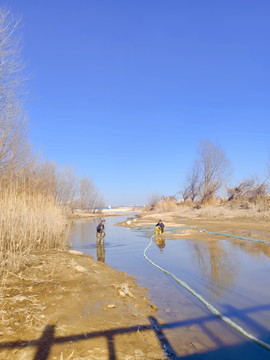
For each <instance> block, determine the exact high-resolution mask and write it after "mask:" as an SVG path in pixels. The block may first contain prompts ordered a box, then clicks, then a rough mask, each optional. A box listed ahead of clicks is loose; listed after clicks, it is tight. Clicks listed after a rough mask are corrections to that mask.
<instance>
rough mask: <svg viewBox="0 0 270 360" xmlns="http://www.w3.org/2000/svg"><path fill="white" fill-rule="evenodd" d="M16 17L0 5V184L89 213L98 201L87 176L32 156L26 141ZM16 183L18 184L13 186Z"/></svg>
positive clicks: (100, 201) (101, 202)
mask: <svg viewBox="0 0 270 360" xmlns="http://www.w3.org/2000/svg"><path fill="white" fill-rule="evenodd" d="M20 24H21V21H20V18H17V17H15V16H14V15H13V14H12V13H11V12H10V11H9V10H7V9H6V8H1V9H0V183H1V184H0V185H1V188H2V190H4V189H5V188H6V187H7V186H12V184H13V185H14V184H16V189H17V191H26V189H27V191H29V192H32V193H34V192H36V193H42V194H43V195H44V196H48V197H50V198H53V199H54V200H55V201H56V202H57V203H58V204H59V206H60V207H61V208H62V209H64V210H73V209H74V208H79V209H81V210H87V211H94V210H95V209H97V208H101V207H103V205H104V201H103V199H102V197H101V196H100V194H99V191H98V189H97V187H96V186H95V185H94V184H93V181H92V180H91V179H90V178H89V177H86V176H85V177H81V178H80V177H78V176H76V173H75V169H74V168H72V167H70V166H69V165H66V166H57V165H56V164H55V163H54V162H53V161H47V160H41V159H40V157H39V156H37V155H35V154H33V151H32V149H31V144H30V142H29V139H28V134H27V129H28V121H27V119H26V117H25V115H24V111H23V103H24V101H25V91H24V82H25V78H24V76H23V70H24V66H23V62H22V60H21V33H20ZM18 184H21V187H20V186H18Z"/></svg>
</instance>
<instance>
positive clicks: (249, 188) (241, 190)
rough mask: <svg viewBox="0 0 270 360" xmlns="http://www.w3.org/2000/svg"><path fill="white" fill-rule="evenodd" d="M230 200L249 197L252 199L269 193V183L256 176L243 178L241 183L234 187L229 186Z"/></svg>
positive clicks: (248, 198)
mask: <svg viewBox="0 0 270 360" xmlns="http://www.w3.org/2000/svg"><path fill="white" fill-rule="evenodd" d="M227 193H228V197H229V198H228V200H229V201H231V200H235V199H240V198H241V199H247V200H252V199H255V198H256V197H258V196H265V195H266V194H267V184H266V180H265V181H260V180H259V179H258V178H257V177H256V176H253V177H251V178H249V179H245V180H243V181H242V182H241V183H240V184H239V185H237V186H235V187H233V188H227Z"/></svg>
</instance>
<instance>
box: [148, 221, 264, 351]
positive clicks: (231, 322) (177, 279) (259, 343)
mask: <svg viewBox="0 0 270 360" xmlns="http://www.w3.org/2000/svg"><path fill="white" fill-rule="evenodd" d="M182 229H183V230H184V228H182ZM185 229H186V228H185ZM217 235H220V234H218V233H217ZM221 235H224V234H221ZM154 236H155V235H153V236H152V237H151V241H150V243H149V245H148V246H147V247H146V248H145V250H144V253H143V255H144V257H145V259H146V260H147V261H148V262H150V264H152V265H153V266H155V267H156V268H158V269H159V270H161V271H162V272H163V273H164V274H166V275H169V276H171V277H172V278H173V279H174V280H175V281H176V282H177V283H178V284H180V285H181V286H183V287H184V288H185V289H186V290H188V291H189V292H190V293H191V294H192V295H194V296H195V297H196V298H197V299H198V300H199V301H201V302H202V303H203V304H204V305H205V306H206V308H207V309H208V310H209V311H211V313H212V314H214V315H215V316H216V317H217V318H219V319H220V320H222V321H224V322H225V323H226V324H227V325H229V326H230V327H231V328H233V329H234V330H236V331H238V332H239V333H240V334H242V335H244V336H245V337H247V338H248V339H250V340H252V341H253V342H255V343H256V344H258V345H260V346H261V347H263V348H264V349H266V350H268V351H270V345H269V344H267V343H265V342H263V341H261V340H260V339H258V338H257V337H255V336H254V335H252V334H250V333H248V332H247V331H245V330H244V329H243V328H242V327H241V326H239V325H237V324H236V323H235V322H233V321H232V320H231V319H229V318H228V317H227V316H225V315H223V314H222V313H221V312H220V311H218V310H217V309H216V308H215V307H214V306H213V305H211V304H210V303H209V302H208V301H206V300H205V299H204V298H203V297H202V296H201V295H200V294H198V293H197V292H196V291H195V290H193V289H192V288H191V287H190V286H189V285H188V284H187V283H185V282H184V281H182V280H180V279H179V278H178V277H176V276H175V275H174V274H173V273H171V272H169V271H168V270H165V269H163V268H162V267H161V266H159V265H157V264H156V263H154V262H153V261H152V260H150V259H149V258H148V257H147V255H146V251H147V250H148V249H149V247H150V246H151V244H152V242H153V238H154Z"/></svg>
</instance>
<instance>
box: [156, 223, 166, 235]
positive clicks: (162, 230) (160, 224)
mask: <svg viewBox="0 0 270 360" xmlns="http://www.w3.org/2000/svg"><path fill="white" fill-rule="evenodd" d="M156 226H160V228H161V232H162V233H164V228H165V225H164V224H163V223H157V225H156Z"/></svg>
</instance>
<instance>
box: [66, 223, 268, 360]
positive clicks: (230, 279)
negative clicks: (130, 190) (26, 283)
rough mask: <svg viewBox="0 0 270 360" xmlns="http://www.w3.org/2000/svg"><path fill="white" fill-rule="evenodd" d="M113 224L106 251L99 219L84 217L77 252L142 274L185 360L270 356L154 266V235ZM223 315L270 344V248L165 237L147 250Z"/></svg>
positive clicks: (75, 236) (76, 235) (168, 338)
mask: <svg viewBox="0 0 270 360" xmlns="http://www.w3.org/2000/svg"><path fill="white" fill-rule="evenodd" d="M122 220H124V217H117V218H107V219H106V224H105V227H106V237H105V241H104V248H97V245H96V226H97V224H98V222H99V221H98V220H78V221H76V222H75V226H74V231H73V233H72V235H71V241H72V246H73V249H76V250H80V251H83V252H84V253H86V254H89V255H92V256H93V257H94V258H96V259H98V260H100V261H105V262H106V263H107V264H108V265H110V266H112V267H115V268H116V269H118V270H120V271H125V272H127V273H128V274H130V275H132V276H134V277H136V279H137V282H138V284H139V285H142V286H144V287H147V288H148V294H149V296H150V297H151V299H152V301H153V303H154V304H155V305H157V306H158V308H159V310H158V313H157V318H159V319H160V323H162V324H163V325H162V329H163V330H162V331H163V335H164V343H165V344H167V348H170V349H171V352H173V353H174V355H175V357H178V356H179V357H181V359H190V360H191V359H207V360H208V359H239V358H242V357H243V358H245V360H247V359H270V352H269V351H266V350H264V349H262V348H261V347H260V346H258V345H257V344H254V343H253V342H251V341H249V340H248V339H246V338H244V337H243V336H242V335H239V334H238V333H237V332H236V331H235V330H233V329H231V328H230V327H229V326H228V325H226V324H225V323H223V322H222V321H221V320H219V319H217V318H216V317H215V316H214V315H212V314H211V313H210V312H209V311H208V310H207V309H206V308H205V307H204V305H203V304H202V303H200V302H199V300H197V299H196V298H195V297H194V296H193V295H192V294H191V293H189V292H188V291H187V290H185V289H184V288H182V287H181V286H180V285H179V284H177V283H176V282H175V281H174V280H173V279H172V278H170V277H169V276H167V275H165V274H164V273H162V272H161V271H160V270H158V269H157V268H155V267H153V266H152V265H151V264H150V263H149V262H147V261H146V260H145V258H144V256H143V251H144V249H145V248H146V246H147V245H148V244H149V242H150V239H149V235H147V234H146V233H145V232H142V231H136V230H133V229H128V228H123V227H119V226H115V224H116V223H118V222H120V221H122ZM147 256H148V257H149V258H150V259H151V260H153V261H154V262H155V263H157V264H158V265H160V266H161V267H163V268H165V269H166V270H168V271H170V272H172V273H174V274H175V275H176V276H177V277H178V278H180V279H181V280H183V281H185V282H186V283H187V284H188V285H189V286H190V287H192V288H193V289H194V290H195V291H197V292H198V293H199V294H201V295H202V296H203V297H204V298H205V299H206V300H207V301H208V302H210V303H211V304H212V305H214V306H215V307H216V308H217V309H218V310H219V311H220V312H222V313H223V314H224V315H226V316H228V317H229V318H231V319H232V320H233V321H234V322H236V323H237V324H238V325H240V326H241V327H243V328H244V329H245V330H246V331H248V332H250V333H252V334H253V335H255V336H256V337H258V338H259V339H260V340H263V341H264V342H266V343H268V344H270V276H269V274H270V245H266V244H257V243H252V242H248V241H243V240H237V239H233V240H229V239H228V238H227V239H222V238H221V237H218V238H217V241H196V238H194V240H186V239H182V238H181V239H179V240H177V239H170V238H165V241H162V240H158V241H157V243H153V244H152V246H151V247H150V248H149V250H148V251H147Z"/></svg>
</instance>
